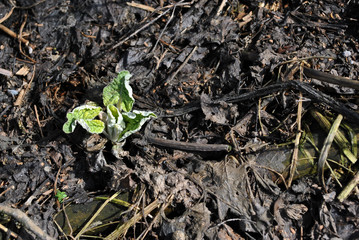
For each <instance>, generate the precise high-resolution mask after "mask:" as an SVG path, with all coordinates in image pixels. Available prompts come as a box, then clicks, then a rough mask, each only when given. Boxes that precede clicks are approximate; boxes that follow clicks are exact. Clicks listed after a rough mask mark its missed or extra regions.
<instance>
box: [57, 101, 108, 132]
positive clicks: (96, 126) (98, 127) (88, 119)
mask: <svg viewBox="0 0 359 240" xmlns="http://www.w3.org/2000/svg"><path fill="white" fill-rule="evenodd" d="M101 110H102V109H101V107H98V106H91V105H83V106H80V107H77V108H75V109H74V110H73V111H72V112H70V113H67V115H66V117H67V122H66V123H65V124H64V126H63V128H62V129H63V131H64V132H65V133H72V132H73V131H74V130H75V127H76V124H77V123H79V124H80V125H81V126H82V127H83V128H84V129H86V130H87V131H88V132H90V133H102V132H103V130H104V128H105V124H104V123H103V122H102V121H100V120H93V119H94V118H95V117H97V116H98V115H99V114H100V112H101Z"/></svg>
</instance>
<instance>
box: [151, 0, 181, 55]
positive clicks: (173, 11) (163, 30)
mask: <svg viewBox="0 0 359 240" xmlns="http://www.w3.org/2000/svg"><path fill="white" fill-rule="evenodd" d="M175 10H176V5H175V6H174V7H173V10H172V14H171V16H170V19H168V21H167V22H166V25H165V27H164V28H163V29H162V31H161V33H160V35H159V36H158V38H157V41H156V43H155V46H154V47H153V49H152V52H153V51H155V49H156V47H157V44H158V42H159V41H160V39H161V38H162V35H163V33H164V32H165V30H166V28H167V26H168V24H169V23H170V22H171V21H172V19H173V16H174V15H175Z"/></svg>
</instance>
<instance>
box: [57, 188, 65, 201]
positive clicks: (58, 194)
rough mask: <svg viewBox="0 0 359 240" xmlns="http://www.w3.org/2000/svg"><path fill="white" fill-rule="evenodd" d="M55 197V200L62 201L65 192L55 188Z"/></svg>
mask: <svg viewBox="0 0 359 240" xmlns="http://www.w3.org/2000/svg"><path fill="white" fill-rule="evenodd" d="M55 197H56V198H57V200H59V202H60V203H62V202H63V201H64V199H65V198H67V194H66V193H65V192H61V191H60V190H57V191H56V195H55Z"/></svg>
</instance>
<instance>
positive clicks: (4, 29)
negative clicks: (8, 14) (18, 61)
mask: <svg viewBox="0 0 359 240" xmlns="http://www.w3.org/2000/svg"><path fill="white" fill-rule="evenodd" d="M0 30H3V31H4V32H5V33H7V34H8V35H9V36H11V37H13V38H18V39H20V41H21V42H22V43H24V44H25V45H26V46H29V47H31V48H32V49H35V46H34V45H32V44H30V42H29V41H28V40H26V39H25V38H22V37H21V38H19V36H18V35H17V34H16V33H14V32H13V31H11V30H10V29H8V28H7V27H5V26H4V25H2V24H1V23H0Z"/></svg>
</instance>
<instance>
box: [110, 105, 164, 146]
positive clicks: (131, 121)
mask: <svg viewBox="0 0 359 240" xmlns="http://www.w3.org/2000/svg"><path fill="white" fill-rule="evenodd" d="M122 116H123V120H124V121H125V123H126V128H125V129H124V130H123V131H122V133H121V135H120V137H119V139H118V140H117V142H121V141H123V140H124V139H126V138H127V137H128V136H130V135H131V134H132V133H135V132H137V131H139V130H140V129H141V127H142V125H143V124H144V123H145V122H146V121H147V120H149V119H150V118H151V117H157V116H156V114H154V113H153V112H146V111H137V110H134V111H133V112H128V113H122Z"/></svg>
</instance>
